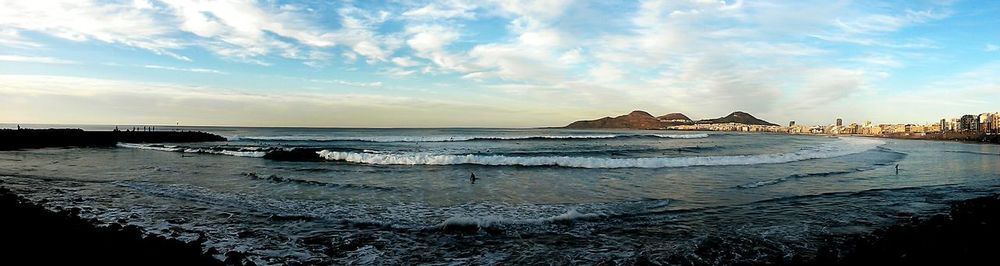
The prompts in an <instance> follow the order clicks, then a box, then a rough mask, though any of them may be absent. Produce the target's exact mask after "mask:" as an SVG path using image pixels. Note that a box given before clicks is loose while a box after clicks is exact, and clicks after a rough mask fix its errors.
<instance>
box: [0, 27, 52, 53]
mask: <svg viewBox="0 0 1000 266" xmlns="http://www.w3.org/2000/svg"><path fill="white" fill-rule="evenodd" d="M0 46H7V47H14V48H40V47H43V46H44V45H42V44H41V43H38V42H34V41H31V40H28V39H27V38H25V37H24V36H21V33H20V32H18V31H17V30H14V29H3V28H0Z"/></svg>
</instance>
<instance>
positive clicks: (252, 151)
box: [117, 143, 267, 158]
mask: <svg viewBox="0 0 1000 266" xmlns="http://www.w3.org/2000/svg"><path fill="white" fill-rule="evenodd" d="M117 146H118V147H120V148H129V149H140V150H154V151H166V152H183V153H207V154H219V155H229V156H239V157H254V158H260V157H264V155H267V151H266V150H263V149H261V148H257V147H244V148H239V149H236V150H232V149H223V148H185V147H179V146H173V145H160V144H135V143H118V145H117Z"/></svg>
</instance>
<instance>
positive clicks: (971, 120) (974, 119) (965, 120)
mask: <svg viewBox="0 0 1000 266" xmlns="http://www.w3.org/2000/svg"><path fill="white" fill-rule="evenodd" d="M957 131H979V116H978V115H963V116H962V118H959V124H958V130H957Z"/></svg>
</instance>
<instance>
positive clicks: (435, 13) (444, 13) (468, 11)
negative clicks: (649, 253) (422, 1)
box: [402, 0, 477, 20]
mask: <svg viewBox="0 0 1000 266" xmlns="http://www.w3.org/2000/svg"><path fill="white" fill-rule="evenodd" d="M476 8H477V6H475V5H473V4H472V3H470V2H466V1H461V0H451V1H440V2H433V3H430V4H427V5H425V6H422V7H420V8H415V9H411V10H407V11H406V12H403V14H402V16H403V17H404V18H408V19H420V20H442V19H451V18H462V19H473V18H475V16H476V14H475V13H474V12H473V10H475V9H476Z"/></svg>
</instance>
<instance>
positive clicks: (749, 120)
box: [697, 111, 777, 126]
mask: <svg viewBox="0 0 1000 266" xmlns="http://www.w3.org/2000/svg"><path fill="white" fill-rule="evenodd" d="M697 123H698V124H725V123H739V124H747V125H762V126H777V125H776V124H772V123H771V122H767V121H764V120H760V119H757V118H756V117H753V115H750V114H748V113H744V112H740V111H736V112H733V113H731V114H729V115H727V116H725V117H720V118H716V119H705V120H699V121H698V122H697Z"/></svg>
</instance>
